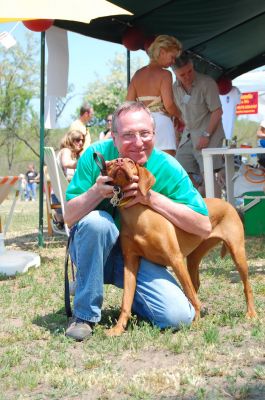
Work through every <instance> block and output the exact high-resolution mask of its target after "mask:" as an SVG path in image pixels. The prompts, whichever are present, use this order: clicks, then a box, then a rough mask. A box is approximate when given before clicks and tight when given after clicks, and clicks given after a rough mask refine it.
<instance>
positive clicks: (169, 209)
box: [124, 182, 212, 238]
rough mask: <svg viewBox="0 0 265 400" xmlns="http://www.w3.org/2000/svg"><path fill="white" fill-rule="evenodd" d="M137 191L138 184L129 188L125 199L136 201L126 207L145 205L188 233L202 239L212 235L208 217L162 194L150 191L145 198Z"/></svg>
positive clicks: (131, 201)
mask: <svg viewBox="0 0 265 400" xmlns="http://www.w3.org/2000/svg"><path fill="white" fill-rule="evenodd" d="M137 189H138V184H137V183H136V182H135V183H132V184H130V185H128V186H127V188H126V194H125V196H124V197H130V196H134V199H133V200H130V201H129V203H128V204H127V205H126V206H125V207H131V206H132V205H133V204H136V203H141V204H145V205H147V206H149V207H151V208H152V209H153V210H155V211H157V212H158V213H159V214H161V215H163V216H164V217H165V218H167V219H168V220H169V221H170V222H172V224H173V225H176V226H178V227H179V228H181V229H183V230H184V231H186V232H189V233H193V234H194V235H198V236H201V237H202V238H206V237H208V236H209V234H210V233H211V231H212V225H211V222H210V219H209V217H208V216H206V215H202V214H200V213H198V212H196V211H193V210H192V209H191V208H190V207H188V206H186V205H185V204H181V203H175V202H174V201H172V200H170V199H169V198H167V197H166V196H164V195H163V194H161V193H157V192H155V191H153V190H150V191H149V192H148V194H147V195H146V196H143V195H142V194H141V193H140V192H139V190H137Z"/></svg>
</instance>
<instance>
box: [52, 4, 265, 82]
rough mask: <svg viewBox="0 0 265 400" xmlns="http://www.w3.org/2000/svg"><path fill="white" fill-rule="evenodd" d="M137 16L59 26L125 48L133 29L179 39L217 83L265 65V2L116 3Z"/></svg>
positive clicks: (56, 23) (66, 22)
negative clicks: (126, 34) (222, 77)
mask: <svg viewBox="0 0 265 400" xmlns="http://www.w3.org/2000/svg"><path fill="white" fill-rule="evenodd" d="M111 2H112V3H113V4H116V5H118V6H120V7H124V8H126V9H127V10H128V11H131V12H132V13H133V15H121V16H119V17H104V18H98V19H95V20H93V21H91V23H90V24H84V23H82V22H75V21H64V20H62V18H60V20H56V21H55V26H58V27H61V28H64V29H67V30H70V31H73V32H76V33H80V34H82V35H87V36H91V37H94V38H97V39H102V40H107V41H110V42H114V43H122V38H123V35H124V32H125V30H126V28H127V27H128V26H134V27H137V28H141V29H142V30H143V32H144V33H145V34H146V35H147V36H150V35H158V34H169V35H173V36H176V37H177V38H178V39H179V40H180V41H181V42H182V43H183V46H184V49H185V50H189V51H190V52H191V53H192V54H194V57H195V62H196V64H197V65H196V68H197V69H199V70H200V71H202V72H205V73H208V74H210V75H212V76H213V77H215V78H218V77H219V76H220V75H223V74H225V75H227V76H228V77H230V78H232V79H233V78H235V77H236V76H238V75H241V74H243V73H245V72H247V71H250V70H251V69H254V68H256V67H259V66H261V65H264V64H265V43H264V40H262V38H263V36H264V26H265V2H264V1H261V0H251V1H250V0H233V1H232V2H231V0H222V1H215V0H214V1H212V0H200V1H198V0H152V1H145V2H142V1H135V0H112V1H111Z"/></svg>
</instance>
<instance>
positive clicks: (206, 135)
mask: <svg viewBox="0 0 265 400" xmlns="http://www.w3.org/2000/svg"><path fill="white" fill-rule="evenodd" d="M202 136H203V137H207V138H210V137H211V134H210V133H209V132H206V131H204V132H203V133H202Z"/></svg>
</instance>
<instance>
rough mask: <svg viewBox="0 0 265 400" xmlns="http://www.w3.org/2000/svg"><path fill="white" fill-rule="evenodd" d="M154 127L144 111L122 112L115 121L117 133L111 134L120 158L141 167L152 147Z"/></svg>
mask: <svg viewBox="0 0 265 400" xmlns="http://www.w3.org/2000/svg"><path fill="white" fill-rule="evenodd" d="M153 132H154V126H153V124H152V120H151V118H150V116H149V115H148V114H147V112H146V111H145V110H139V111H127V112H126V111H124V112H122V113H121V114H120V115H119V117H118V119H117V132H116V134H114V133H112V137H113V140H114V144H115V146H116V147H117V149H118V151H119V154H120V157H128V158H131V159H132V160H133V161H135V162H137V163H138V164H141V165H143V164H144V163H145V162H146V161H147V160H148V158H149V156H150V154H151V153H152V150H153V147H154V133H153Z"/></svg>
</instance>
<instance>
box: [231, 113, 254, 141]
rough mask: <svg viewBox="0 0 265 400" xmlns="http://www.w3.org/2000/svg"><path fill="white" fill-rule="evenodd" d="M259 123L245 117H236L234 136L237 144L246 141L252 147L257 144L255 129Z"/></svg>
mask: <svg viewBox="0 0 265 400" xmlns="http://www.w3.org/2000/svg"><path fill="white" fill-rule="evenodd" d="M258 127H259V124H258V123H257V122H255V121H250V120H248V119H247V118H243V119H237V120H236V122H235V127H234V136H236V137H237V145H239V146H240V144H243V143H247V144H250V145H251V146H253V147H256V146H257V135H256V134H257V130H258Z"/></svg>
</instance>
